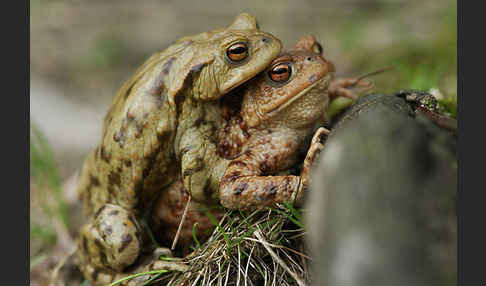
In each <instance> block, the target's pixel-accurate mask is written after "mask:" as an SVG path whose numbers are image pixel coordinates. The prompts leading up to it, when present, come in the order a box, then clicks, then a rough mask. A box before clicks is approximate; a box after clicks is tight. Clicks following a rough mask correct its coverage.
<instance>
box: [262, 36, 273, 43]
mask: <svg viewBox="0 0 486 286" xmlns="http://www.w3.org/2000/svg"><path fill="white" fill-rule="evenodd" d="M262 42H264V43H266V44H270V43H271V42H272V39H270V38H267V37H264V38H263V39H262Z"/></svg>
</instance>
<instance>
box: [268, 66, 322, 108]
mask: <svg viewBox="0 0 486 286" xmlns="http://www.w3.org/2000/svg"><path fill="white" fill-rule="evenodd" d="M330 79H331V74H330V73H329V74H327V75H326V76H325V77H323V78H321V79H320V80H318V81H316V82H314V83H313V84H311V85H309V86H308V87H306V88H305V89H304V90H302V91H301V92H299V93H298V94H297V95H296V96H293V97H292V98H290V99H289V100H287V101H286V102H284V103H283V104H282V105H279V106H277V107H275V108H274V109H271V110H270V111H268V112H267V116H269V117H270V116H273V115H275V114H277V113H279V111H280V110H282V109H285V108H286V107H287V106H289V105H290V104H292V102H294V101H296V100H297V99H299V98H301V97H302V96H304V95H305V94H306V93H307V92H308V91H309V90H311V89H312V88H314V87H315V86H316V85H318V84H321V83H322V82H324V81H327V82H329V81H330Z"/></svg>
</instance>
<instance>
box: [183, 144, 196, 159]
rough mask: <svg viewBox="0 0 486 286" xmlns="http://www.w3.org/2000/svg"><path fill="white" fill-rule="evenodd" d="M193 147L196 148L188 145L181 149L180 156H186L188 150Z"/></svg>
mask: <svg viewBox="0 0 486 286" xmlns="http://www.w3.org/2000/svg"><path fill="white" fill-rule="evenodd" d="M192 149H194V147H193V146H186V147H184V148H182V149H181V151H180V157H181V158H182V157H184V155H186V153H187V152H189V151H191V150H192Z"/></svg>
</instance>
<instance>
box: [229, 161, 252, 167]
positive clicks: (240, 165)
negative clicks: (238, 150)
mask: <svg viewBox="0 0 486 286" xmlns="http://www.w3.org/2000/svg"><path fill="white" fill-rule="evenodd" d="M233 166H239V167H240V168H244V169H247V168H248V165H247V164H246V163H245V162H244V161H241V160H234V161H232V162H231V163H230V165H229V166H228V167H233Z"/></svg>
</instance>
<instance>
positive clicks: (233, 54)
mask: <svg viewBox="0 0 486 286" xmlns="http://www.w3.org/2000/svg"><path fill="white" fill-rule="evenodd" d="M226 56H227V57H228V59H230V60H231V61H233V62H241V61H243V60H244V59H246V58H247V57H248V44H247V43H245V42H238V43H234V44H232V45H231V46H230V47H229V48H228V49H227V50H226Z"/></svg>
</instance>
